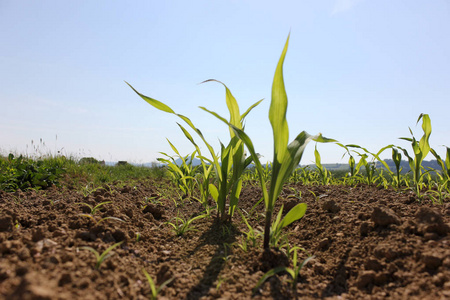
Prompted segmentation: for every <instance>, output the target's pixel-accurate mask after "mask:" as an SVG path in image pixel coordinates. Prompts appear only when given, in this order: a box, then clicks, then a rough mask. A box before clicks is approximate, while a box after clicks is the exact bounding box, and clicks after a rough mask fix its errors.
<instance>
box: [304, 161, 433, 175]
mask: <svg viewBox="0 0 450 300" xmlns="http://www.w3.org/2000/svg"><path fill="white" fill-rule="evenodd" d="M384 162H385V163H386V164H387V165H388V167H389V169H391V171H393V172H395V163H394V161H393V160H392V159H385V160H384ZM356 163H358V161H356ZM322 165H323V166H324V167H325V168H326V169H327V170H329V171H345V170H349V169H350V167H349V165H348V164H322ZM305 166H306V165H303V166H302V167H305ZM307 166H309V167H310V168H311V169H313V168H315V167H316V165H315V164H309V165H307ZM376 166H377V168H383V169H386V168H385V167H384V166H383V165H382V164H381V163H380V162H377V164H376ZM422 166H423V167H424V168H425V169H428V168H432V169H436V170H440V169H441V167H440V166H439V165H438V163H437V160H435V159H434V160H426V161H423V162H422ZM400 168H401V169H402V173H406V172H409V171H410V170H411V169H410V167H409V163H408V161H406V160H402V161H401V162H400Z"/></svg>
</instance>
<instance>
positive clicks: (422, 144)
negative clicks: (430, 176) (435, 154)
mask: <svg viewBox="0 0 450 300" xmlns="http://www.w3.org/2000/svg"><path fill="white" fill-rule="evenodd" d="M420 120H422V130H423V136H422V138H421V139H420V140H419V141H417V140H416V138H415V137H414V134H413V132H412V130H411V128H409V132H410V133H411V136H412V137H411V138H406V137H402V138H400V139H402V140H405V141H408V142H411V147H412V149H413V152H414V156H411V155H409V153H408V151H407V150H406V149H404V148H401V147H397V148H398V149H400V150H402V151H403V153H404V154H405V156H406V157H407V158H408V163H409V166H410V168H411V171H412V173H413V185H414V192H415V194H416V195H417V197H418V198H419V200H422V198H423V195H422V193H421V190H422V188H423V187H424V182H423V175H424V172H423V167H422V162H423V160H424V159H425V157H426V156H427V155H428V153H429V152H430V150H431V147H430V142H429V140H430V135H431V120H430V116H429V115H428V114H420V116H419V118H418V119H417V122H416V124H417V123H419V121H420Z"/></svg>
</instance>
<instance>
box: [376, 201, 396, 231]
mask: <svg viewBox="0 0 450 300" xmlns="http://www.w3.org/2000/svg"><path fill="white" fill-rule="evenodd" d="M371 219H372V221H373V222H374V223H375V225H378V226H388V225H391V224H400V219H399V217H398V216H397V215H396V214H395V212H393V211H392V210H391V209H389V208H387V207H383V206H378V207H375V208H374V210H373V212H372V216H371Z"/></svg>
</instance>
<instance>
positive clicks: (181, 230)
mask: <svg viewBox="0 0 450 300" xmlns="http://www.w3.org/2000/svg"><path fill="white" fill-rule="evenodd" d="M206 216H207V215H206V214H203V215H198V216H196V217H193V218H189V219H184V218H182V217H180V216H179V215H178V216H176V217H174V218H172V220H175V222H170V221H169V222H167V223H166V224H168V225H170V226H172V230H173V232H174V233H175V234H176V235H177V236H182V235H183V234H185V233H186V232H188V231H195V230H196V229H195V228H194V227H192V222H194V221H196V220H199V219H203V218H204V217H206Z"/></svg>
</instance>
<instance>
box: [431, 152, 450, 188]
mask: <svg viewBox="0 0 450 300" xmlns="http://www.w3.org/2000/svg"><path fill="white" fill-rule="evenodd" d="M444 147H445V148H446V156H445V160H442V158H441V157H440V156H439V154H437V152H436V150H434V149H433V148H431V149H430V152H431V153H432V154H433V155H434V157H435V158H436V160H437V163H438V164H439V166H440V167H441V172H440V173H436V174H437V175H438V177H439V179H440V181H441V183H443V182H445V185H446V186H448V183H449V182H450V148H449V147H446V146H444Z"/></svg>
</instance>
